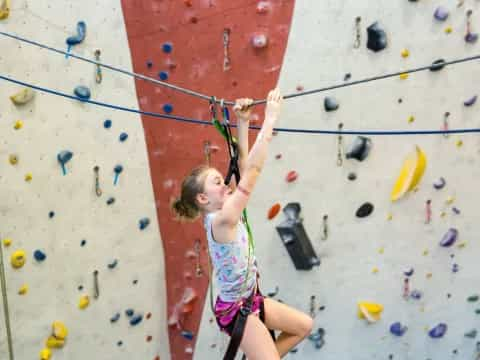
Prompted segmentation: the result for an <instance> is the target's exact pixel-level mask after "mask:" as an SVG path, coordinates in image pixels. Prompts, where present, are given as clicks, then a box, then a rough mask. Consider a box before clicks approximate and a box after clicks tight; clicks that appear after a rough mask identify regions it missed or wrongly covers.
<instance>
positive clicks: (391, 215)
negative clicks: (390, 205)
mask: <svg viewBox="0 0 480 360" xmlns="http://www.w3.org/2000/svg"><path fill="white" fill-rule="evenodd" d="M392 219H393V214H391V213H390V214H388V215H387V220H389V221H390V220H392Z"/></svg>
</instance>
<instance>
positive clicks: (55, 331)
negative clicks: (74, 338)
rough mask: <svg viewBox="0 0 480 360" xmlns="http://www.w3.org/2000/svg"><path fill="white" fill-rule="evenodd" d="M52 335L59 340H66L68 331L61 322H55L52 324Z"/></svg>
mask: <svg viewBox="0 0 480 360" xmlns="http://www.w3.org/2000/svg"><path fill="white" fill-rule="evenodd" d="M52 335H53V336H55V337H56V338H57V339H60V340H65V338H66V337H67V335H68V329H67V327H66V326H65V324H64V323H62V322H61V321H54V322H53V324H52Z"/></svg>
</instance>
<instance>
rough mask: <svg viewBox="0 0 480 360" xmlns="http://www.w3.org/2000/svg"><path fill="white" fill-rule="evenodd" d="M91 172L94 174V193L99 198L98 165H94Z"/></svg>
mask: <svg viewBox="0 0 480 360" xmlns="http://www.w3.org/2000/svg"><path fill="white" fill-rule="evenodd" d="M93 171H94V173H95V193H96V194H97V196H101V195H102V189H100V180H99V171H100V167H99V166H98V165H95V167H94V168H93Z"/></svg>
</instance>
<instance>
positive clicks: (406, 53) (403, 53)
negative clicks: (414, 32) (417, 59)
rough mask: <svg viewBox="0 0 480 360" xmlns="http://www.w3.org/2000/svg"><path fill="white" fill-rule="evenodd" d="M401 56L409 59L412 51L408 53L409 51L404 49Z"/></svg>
mask: <svg viewBox="0 0 480 360" xmlns="http://www.w3.org/2000/svg"><path fill="white" fill-rule="evenodd" d="M400 54H401V55H402V57H403V58H407V57H409V56H410V51H408V49H403V50H402V52H401V53H400Z"/></svg>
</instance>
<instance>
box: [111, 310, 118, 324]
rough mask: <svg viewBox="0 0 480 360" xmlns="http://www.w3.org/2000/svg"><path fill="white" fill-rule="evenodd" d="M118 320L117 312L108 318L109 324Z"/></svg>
mask: <svg viewBox="0 0 480 360" xmlns="http://www.w3.org/2000/svg"><path fill="white" fill-rule="evenodd" d="M118 319H120V313H118V312H117V313H116V314H115V315H113V316H112V317H111V318H110V322H111V323H114V322H117V321H118Z"/></svg>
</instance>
